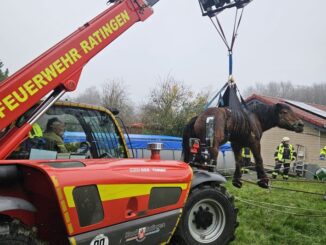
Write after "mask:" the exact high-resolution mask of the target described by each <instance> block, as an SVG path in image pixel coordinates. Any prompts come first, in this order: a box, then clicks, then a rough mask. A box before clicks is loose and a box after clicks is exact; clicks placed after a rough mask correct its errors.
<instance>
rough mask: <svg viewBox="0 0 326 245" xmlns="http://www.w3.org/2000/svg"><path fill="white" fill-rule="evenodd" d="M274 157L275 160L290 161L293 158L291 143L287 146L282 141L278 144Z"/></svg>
mask: <svg viewBox="0 0 326 245" xmlns="http://www.w3.org/2000/svg"><path fill="white" fill-rule="evenodd" d="M274 157H275V161H279V162H283V163H291V161H293V160H295V156H294V147H293V145H291V144H288V146H285V145H284V144H283V143H281V144H279V145H278V146H277V148H276V152H275V154H274Z"/></svg>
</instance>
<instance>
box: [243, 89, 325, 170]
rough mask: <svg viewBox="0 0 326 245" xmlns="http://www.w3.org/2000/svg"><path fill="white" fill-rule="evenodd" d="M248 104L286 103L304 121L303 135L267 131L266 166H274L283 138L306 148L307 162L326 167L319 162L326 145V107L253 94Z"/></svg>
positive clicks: (263, 152) (278, 130)
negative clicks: (277, 147)
mask: <svg viewBox="0 0 326 245" xmlns="http://www.w3.org/2000/svg"><path fill="white" fill-rule="evenodd" d="M246 101H247V103H248V104H252V103H263V104H267V105H273V104H276V103H285V104H287V105H289V106H290V107H291V108H292V110H293V111H294V112H295V113H296V114H297V115H298V116H299V117H300V118H301V119H302V120H303V121H304V123H305V127H304V131H303V133H295V132H292V131H288V130H285V129H281V128H272V129H270V130H268V131H266V132H265V133H264V135H263V138H262V140H261V146H262V157H263V159H264V163H265V164H266V165H274V152H275V149H276V146H277V145H278V144H280V142H281V140H282V138H283V137H284V136H287V137H289V138H290V142H291V144H292V145H293V146H294V147H295V149H297V145H303V146H304V152H305V162H307V163H312V164H318V165H320V166H324V167H326V161H322V160H319V151H320V149H321V148H322V147H324V146H325V145H326V106H325V105H316V104H308V103H303V102H298V101H292V100H287V99H282V98H275V97H269V96H260V95H256V94H253V95H251V96H250V97H248V98H247V99H246Z"/></svg>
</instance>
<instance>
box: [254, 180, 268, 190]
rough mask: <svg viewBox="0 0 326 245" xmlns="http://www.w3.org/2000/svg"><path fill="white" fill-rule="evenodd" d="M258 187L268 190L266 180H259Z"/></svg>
mask: <svg viewBox="0 0 326 245" xmlns="http://www.w3.org/2000/svg"><path fill="white" fill-rule="evenodd" d="M257 184H258V186H259V187H261V188H265V189H268V187H269V186H268V179H267V178H266V179H261V180H259V181H258V182H257Z"/></svg>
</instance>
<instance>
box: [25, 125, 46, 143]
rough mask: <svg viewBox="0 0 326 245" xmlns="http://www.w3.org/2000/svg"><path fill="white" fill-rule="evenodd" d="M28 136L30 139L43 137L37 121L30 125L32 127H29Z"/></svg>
mask: <svg viewBox="0 0 326 245" xmlns="http://www.w3.org/2000/svg"><path fill="white" fill-rule="evenodd" d="M28 137H29V138H30V139H33V138H35V137H43V131H42V128H41V126H40V125H39V124H38V123H34V124H33V125H32V129H31V131H29V133H28Z"/></svg>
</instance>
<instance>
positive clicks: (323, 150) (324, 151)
mask: <svg viewBox="0 0 326 245" xmlns="http://www.w3.org/2000/svg"><path fill="white" fill-rule="evenodd" d="M320 155H321V156H322V155H323V156H326V146H325V147H324V148H322V149H321V150H320Z"/></svg>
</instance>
